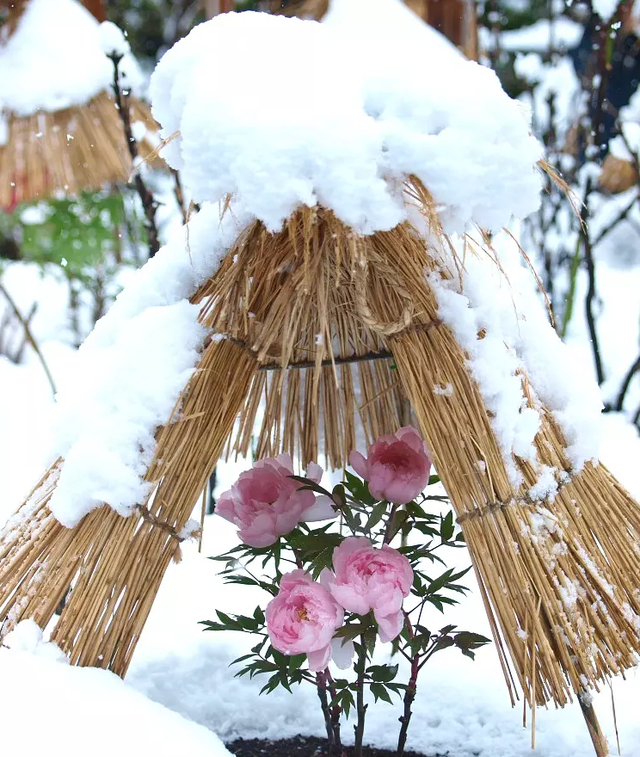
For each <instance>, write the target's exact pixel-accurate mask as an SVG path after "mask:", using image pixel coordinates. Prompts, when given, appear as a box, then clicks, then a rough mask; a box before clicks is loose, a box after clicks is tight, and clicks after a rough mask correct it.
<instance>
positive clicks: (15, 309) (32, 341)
mask: <svg viewBox="0 0 640 757" xmlns="http://www.w3.org/2000/svg"><path fill="white" fill-rule="evenodd" d="M0 292H2V294H3V295H4V297H5V299H6V300H7V302H8V303H9V307H10V308H11V309H12V310H13V312H14V314H15V316H16V318H17V319H18V320H19V321H20V324H21V325H22V328H23V329H24V335H25V337H26V339H27V340H28V342H29V344H30V345H31V346H32V347H33V351H34V352H35V353H36V355H37V356H38V359H39V360H40V364H41V365H42V370H43V371H44V373H45V376H46V377H47V381H48V382H49V386H50V387H51V391H52V393H53V396H54V397H55V396H56V385H55V383H54V381H53V376H52V375H51V371H50V370H49V366H48V365H47V361H46V360H45V359H44V355H43V354H42V352H40V347H39V346H38V343H37V342H36V340H35V337H34V336H33V332H32V331H31V327H30V326H29V321H28V320H26V319H25V318H23V316H22V313H21V312H20V310H19V308H18V306H17V305H16V303H15V301H14V299H13V297H12V296H11V295H10V294H9V292H8V291H7V289H6V288H5V287H4V285H3V284H1V283H0Z"/></svg>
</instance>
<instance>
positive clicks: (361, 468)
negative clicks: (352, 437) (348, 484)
mask: <svg viewBox="0 0 640 757" xmlns="http://www.w3.org/2000/svg"><path fill="white" fill-rule="evenodd" d="M349 465H350V466H351V467H352V468H353V470H354V471H355V472H356V473H357V474H358V475H359V476H360V477H361V478H364V480H365V481H366V480H367V477H368V475H369V473H368V465H367V459H366V457H364V455H363V454H362V453H361V452H358V451H357V450H355V449H354V450H353V452H351V453H350V455H349Z"/></svg>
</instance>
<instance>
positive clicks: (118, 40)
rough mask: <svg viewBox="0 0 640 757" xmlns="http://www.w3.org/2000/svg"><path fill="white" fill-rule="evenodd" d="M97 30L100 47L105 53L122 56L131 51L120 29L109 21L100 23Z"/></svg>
mask: <svg viewBox="0 0 640 757" xmlns="http://www.w3.org/2000/svg"><path fill="white" fill-rule="evenodd" d="M98 31H99V33H100V47H101V49H102V52H103V53H104V54H105V55H107V56H112V55H117V56H122V57H124V56H125V55H127V54H128V53H130V52H131V48H130V47H129V43H128V42H127V40H126V38H125V36H124V33H123V32H122V29H120V27H118V26H116V25H115V24H114V23H112V22H111V21H105V22H104V23H102V24H100V27H99V29H98Z"/></svg>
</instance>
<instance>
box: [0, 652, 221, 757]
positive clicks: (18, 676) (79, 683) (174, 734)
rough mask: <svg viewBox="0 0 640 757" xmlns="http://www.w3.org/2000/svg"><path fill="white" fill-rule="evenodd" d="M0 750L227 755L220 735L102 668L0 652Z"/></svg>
mask: <svg viewBox="0 0 640 757" xmlns="http://www.w3.org/2000/svg"><path fill="white" fill-rule="evenodd" d="M0 680H1V681H2V686H1V687H0V711H1V712H2V718H3V721H2V722H3V723H5V724H6V725H7V728H5V731H4V734H3V753H4V754H21V755H24V757H35V755H42V754H64V755H65V756H66V757H86V755H87V754H91V755H92V757H113V755H118V757H140V755H148V754H153V755H155V757H175V755H177V754H185V755H189V757H230V752H228V751H227V750H226V749H225V747H224V745H223V744H222V742H221V741H220V739H218V737H217V736H216V735H215V734H213V733H212V732H211V731H208V730H207V729H206V728H203V727H202V726H199V725H196V724H195V723H192V722H190V721H188V720H186V719H185V718H183V717H181V716H180V715H178V714H176V713H175V712H171V711H170V710H168V709H166V708H165V707H163V706H162V705H160V704H156V703H155V702H152V701H150V700H149V699H147V698H146V697H145V696H143V695H142V694H140V693H138V692H137V691H134V690H133V689H132V688H130V687H129V686H127V685H126V684H125V683H124V682H123V681H122V680H121V679H120V678H118V677H117V676H116V675H114V674H113V673H109V672H107V671H106V670H96V669H94V668H77V667H73V666H71V665H64V664H61V663H59V662H55V661H52V660H50V659H47V658H46V657H43V656H40V655H34V654H30V653H27V652H22V651H14V650H11V651H10V650H5V649H2V650H0Z"/></svg>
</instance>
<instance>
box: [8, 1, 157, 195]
mask: <svg viewBox="0 0 640 757" xmlns="http://www.w3.org/2000/svg"><path fill="white" fill-rule="evenodd" d="M89 7H90V9H91V10H92V11H93V14H92V13H91V12H89V10H88V9H87V8H85V7H84V6H83V4H82V3H80V2H79V0H25V2H23V3H17V4H15V7H14V8H11V9H10V10H9V13H8V16H7V18H6V19H5V21H6V23H5V24H3V26H2V30H1V31H0V70H2V71H11V76H2V77H0V207H4V208H7V207H13V206H15V205H16V204H17V203H18V202H22V201H30V200H34V199H39V198H43V197H47V196H51V195H52V194H54V193H55V192H56V191H59V192H65V193H69V194H74V193H76V192H78V191H81V190H83V189H99V188H101V187H102V186H103V185H104V183H106V182H113V181H124V180H126V179H127V178H128V176H129V174H130V172H131V158H130V155H129V151H128V148H127V144H126V140H125V137H124V132H123V127H122V122H121V120H120V116H119V114H118V112H117V110H116V109H115V108H114V106H113V99H112V89H111V88H112V83H113V76H114V70H113V63H112V61H111V60H109V58H108V54H109V52H110V50H109V49H105V48H104V45H103V42H105V41H107V40H108V35H105V34H103V33H101V25H100V23H99V21H100V20H102V19H103V16H104V12H103V7H102V4H101V3H98V2H96V3H90V4H89ZM109 26H110V27H111V29H112V30H113V25H109ZM113 38H114V37H113V34H111V39H112V40H113ZM124 52H125V54H124V55H123V57H122V60H121V61H120V63H119V70H120V77H121V83H122V84H123V85H125V84H126V86H127V88H128V89H129V90H131V91H133V93H134V95H135V94H139V91H140V88H141V84H142V74H141V71H140V69H139V67H138V65H137V63H136V61H135V59H134V58H133V56H132V55H131V54H130V52H129V51H128V50H127V51H124ZM131 109H132V119H133V121H134V122H140V123H141V126H140V127H139V128H137V132H136V133H137V134H140V135H141V137H140V153H141V156H142V157H143V158H145V157H147V156H149V155H150V153H151V151H152V150H153V149H154V148H155V146H156V144H155V142H156V140H155V137H154V134H155V132H156V129H157V125H156V124H154V123H153V121H152V119H151V116H150V113H149V111H148V109H147V107H146V106H145V105H144V104H143V103H141V102H140V101H139V100H138V99H136V98H135V97H133V98H132V99H131ZM142 125H143V126H144V129H143V128H142Z"/></svg>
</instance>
